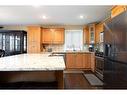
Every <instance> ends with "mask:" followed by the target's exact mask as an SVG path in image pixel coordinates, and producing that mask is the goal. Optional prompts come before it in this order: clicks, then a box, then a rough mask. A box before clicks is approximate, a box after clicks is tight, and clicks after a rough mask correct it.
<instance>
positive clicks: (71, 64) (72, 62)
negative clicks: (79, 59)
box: [66, 53, 75, 68]
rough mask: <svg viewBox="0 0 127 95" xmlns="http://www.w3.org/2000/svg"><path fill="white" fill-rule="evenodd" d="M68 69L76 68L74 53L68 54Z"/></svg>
mask: <svg viewBox="0 0 127 95" xmlns="http://www.w3.org/2000/svg"><path fill="white" fill-rule="evenodd" d="M66 68H75V55H74V54H72V53H69V54H66Z"/></svg>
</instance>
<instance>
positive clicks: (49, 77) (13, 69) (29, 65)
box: [0, 54, 65, 88]
mask: <svg viewBox="0 0 127 95" xmlns="http://www.w3.org/2000/svg"><path fill="white" fill-rule="evenodd" d="M49 55H50V54H20V55H14V56H8V57H2V58H0V75H1V76H2V78H1V79H0V82H15V81H42V82H45V81H46V82H47V81H48V82H49V81H54V80H57V83H58V87H59V88H64V80H63V70H64V69H65V62H64V59H63V57H62V56H51V57H49ZM54 75H55V77H54Z"/></svg>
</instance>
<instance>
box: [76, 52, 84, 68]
mask: <svg viewBox="0 0 127 95" xmlns="http://www.w3.org/2000/svg"><path fill="white" fill-rule="evenodd" d="M75 68H83V54H81V53H77V54H75Z"/></svg>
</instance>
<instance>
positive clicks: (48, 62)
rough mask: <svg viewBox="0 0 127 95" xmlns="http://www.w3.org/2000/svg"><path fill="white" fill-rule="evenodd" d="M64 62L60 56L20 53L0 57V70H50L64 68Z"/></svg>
mask: <svg viewBox="0 0 127 95" xmlns="http://www.w3.org/2000/svg"><path fill="white" fill-rule="evenodd" d="M64 69H65V62H64V59H63V57H62V56H52V57H49V54H47V53H42V54H20V55H14V56H7V57H2V58H0V71H41V70H42V71H50V70H64Z"/></svg>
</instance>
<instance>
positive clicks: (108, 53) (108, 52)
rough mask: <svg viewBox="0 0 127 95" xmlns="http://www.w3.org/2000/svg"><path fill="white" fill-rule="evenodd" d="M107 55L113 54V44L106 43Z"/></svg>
mask: <svg viewBox="0 0 127 95" xmlns="http://www.w3.org/2000/svg"><path fill="white" fill-rule="evenodd" d="M105 56H111V44H105Z"/></svg>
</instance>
